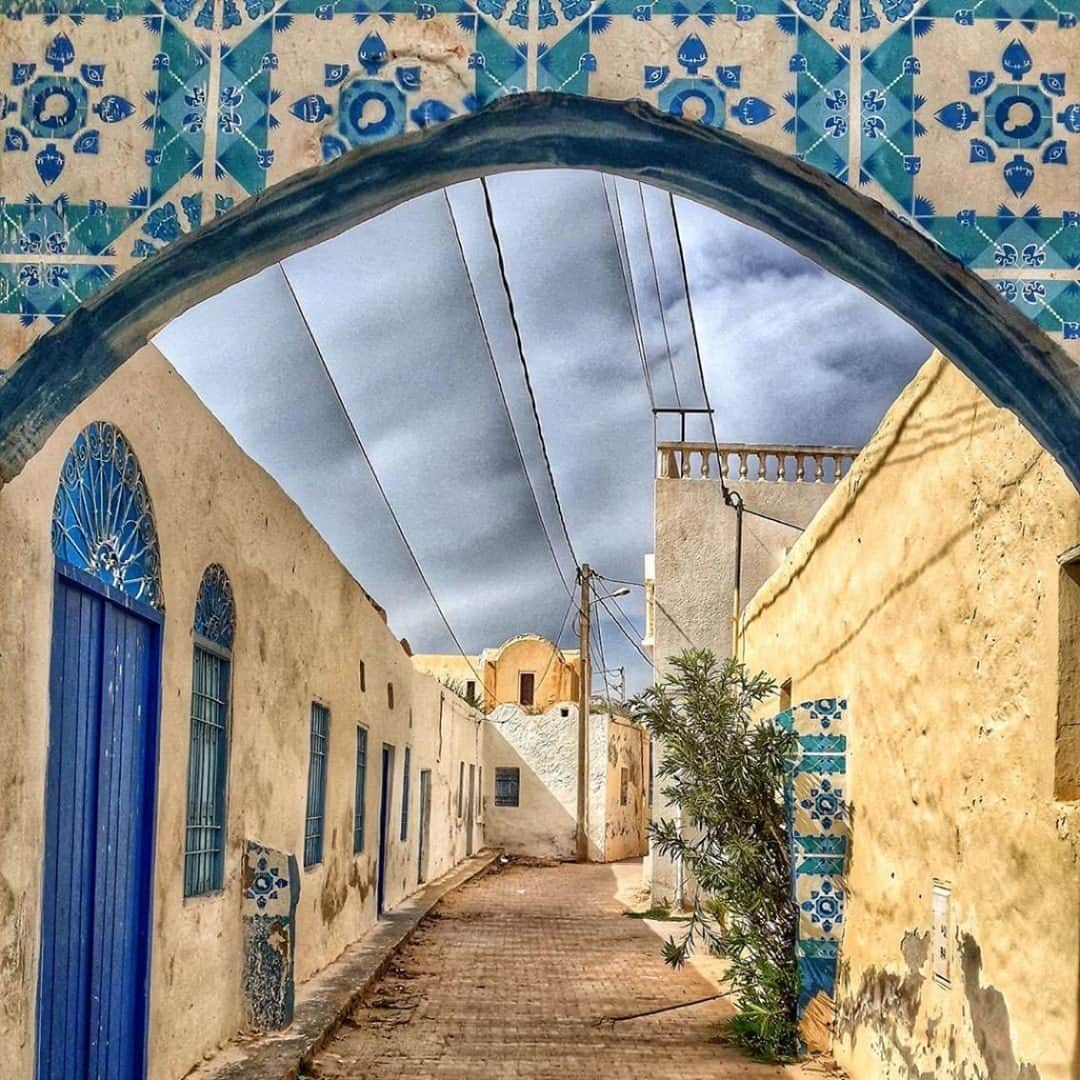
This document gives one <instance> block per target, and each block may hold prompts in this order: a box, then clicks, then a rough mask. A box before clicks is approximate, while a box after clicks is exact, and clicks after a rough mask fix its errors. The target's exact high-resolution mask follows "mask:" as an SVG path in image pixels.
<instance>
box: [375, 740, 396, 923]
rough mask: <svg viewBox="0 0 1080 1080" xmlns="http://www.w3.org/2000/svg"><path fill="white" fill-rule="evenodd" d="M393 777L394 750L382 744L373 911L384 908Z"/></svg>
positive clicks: (378, 912)
mask: <svg viewBox="0 0 1080 1080" xmlns="http://www.w3.org/2000/svg"><path fill="white" fill-rule="evenodd" d="M393 776H394V748H393V747H392V746H388V745H387V744H386V743H383V748H382V779H381V781H380V786H379V847H378V850H377V851H376V852H375V859H376V869H375V911H376V913H377V914H379V915H381V914H382V913H383V911H384V910H385V907H386V858H387V855H388V851H387V848H388V846H389V843H390V790H391V786H392V783H393Z"/></svg>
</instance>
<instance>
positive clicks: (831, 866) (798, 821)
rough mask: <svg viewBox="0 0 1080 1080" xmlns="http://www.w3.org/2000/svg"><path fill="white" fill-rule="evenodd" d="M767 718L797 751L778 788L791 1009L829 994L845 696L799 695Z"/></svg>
mask: <svg viewBox="0 0 1080 1080" xmlns="http://www.w3.org/2000/svg"><path fill="white" fill-rule="evenodd" d="M775 722H776V723H777V724H779V725H780V726H782V727H783V728H785V729H786V730H788V731H791V732H793V733H794V734H795V736H796V739H797V741H798V752H797V755H796V757H795V759H794V761H792V763H791V769H790V772H789V775H788V781H787V790H786V792H785V798H786V808H787V818H788V835H789V839H790V842H791V867H792V883H791V887H792V893H793V895H794V897H795V902H796V903H797V905H798V908H799V934H798V944H797V946H796V949H797V961H798V966H799V1012H800V1014H801V1013H802V1011H803V1010H804V1009H805V1008H806V1005H807V1004H808V1003H809V1001H810V999H811V998H813V997H814V995H815V994H816V993H818V991H823V992H824V993H825V994H827V995H828V996H829V997H832V996H833V992H834V990H835V985H836V970H837V964H838V962H839V958H840V944H841V941H842V940H843V935H844V916H845V908H846V904H847V886H846V883H845V878H844V874H845V870H846V860H847V847H848V828H849V822H848V814H847V723H848V720H847V702H846V701H845V700H844V699H843V698H822V699H819V700H816V701H804V702H803V703H802V704H801V705H797V706H795V707H794V708H792V709H789V710H787V711H786V712H782V713H780V714H779V716H777V717H776V719H775Z"/></svg>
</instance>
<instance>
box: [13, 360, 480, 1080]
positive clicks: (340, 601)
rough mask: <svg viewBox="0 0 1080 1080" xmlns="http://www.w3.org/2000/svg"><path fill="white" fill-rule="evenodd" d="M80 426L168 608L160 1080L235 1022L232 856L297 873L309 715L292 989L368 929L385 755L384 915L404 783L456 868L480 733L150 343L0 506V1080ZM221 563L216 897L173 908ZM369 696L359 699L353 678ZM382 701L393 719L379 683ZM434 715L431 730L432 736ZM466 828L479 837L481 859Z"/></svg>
mask: <svg viewBox="0 0 1080 1080" xmlns="http://www.w3.org/2000/svg"><path fill="white" fill-rule="evenodd" d="M95 419H103V420H109V421H112V422H114V423H115V424H117V425H118V426H119V427H120V428H121V429H122V430H123V432H124V434H125V435H126V436H127V438H128V440H129V441H130V444H131V446H132V448H133V449H134V450H135V453H136V454H137V455H138V458H139V461H140V464H141V466H142V470H143V473H144V476H145V479H146V483H147V487H148V489H149V492H150V496H151V498H152V500H153V506H154V513H155V518H156V521H157V528H158V535H159V541H160V550H161V563H162V577H163V585H164V596H165V605H166V611H165V629H164V638H163V658H162V671H163V680H162V685H163V692H162V711H161V724H160V728H161V739H160V766H159V791H158V812H157V858H156V865H155V893H154V910H153V942H152V974H151V1002H150V1030H151V1039H150V1063H149V1075H150V1077H151V1078H152V1080H174V1078H175V1077H178V1076H181V1075H183V1074H184V1073H185V1072H186V1071H187V1070H188V1068H190V1067H191V1066H192V1065H193V1064H194V1063H195V1062H196V1061H198V1060H199V1059H200V1058H201V1057H202V1055H203V1053H204V1052H206V1051H209V1050H211V1049H212V1048H214V1047H216V1046H217V1045H218V1044H219V1043H221V1042H222V1041H223V1040H226V1039H227V1038H228V1037H229V1036H231V1035H232V1034H233V1033H234V1032H235V1031H236V1029H237V1027H238V1026H239V1024H240V1022H241V996H240V963H241V952H240V935H241V924H240V893H239V872H240V859H241V849H242V842H243V840H244V839H245V838H248V839H253V840H257V841H259V842H262V843H265V844H268V845H271V846H273V847H276V848H280V849H283V850H285V851H291V852H294V853H296V854H297V856H298V861H300V862H301V864H302V861H303V860H302V849H303V830H304V811H305V798H306V785H307V766H308V746H309V717H310V704H311V701H312V700H313V699H318V700H320V701H322V702H324V703H325V704H327V705H328V706H329V707H330V710H331V721H330V747H329V758H328V760H329V771H328V778H327V796H326V833H325V841H324V844H325V859H324V862H323V863H322V864H321V865H319V866H317V867H314V868H312V869H311V870H303V869H302V870H301V877H302V883H301V895H300V902H299V907H298V910H297V940H296V978H297V980H298V981H300V980H303V979H306V978H308V977H309V976H310V975H312V974H313V973H315V972H316V971H318V970H319V969H320V968H322V967H324V966H325V965H326V964H327V963H329V962H330V961H331V960H333V959H334V958H335V957H336V956H337V955H338V954H339V953H340V952H341V951H342V950H343V949H344V947H345V946H346V945H347V944H349V943H350V942H351V941H353V940H355V939H356V938H357V937H358V936H360V935H361V934H362V933H363V931H364V930H365V929H366V928H367V927H369V926H370V925H371V924H372V923H373V921H374V919H375V896H374V887H373V883H374V866H375V863H374V859H375V850H376V844H375V840H376V831H377V823H378V810H379V755H380V748H381V746H382V744H383V743H384V742H386V743H390V744H393V745H394V747H395V748H396V756H395V776H394V799H393V810H392V814H391V824H390V830H389V832H390V840H391V846H390V853H389V861H388V867H389V870H388V885H387V902H388V904H389V905H393V904H394V903H396V902H397V901H399V900H400V899H401V898H402V897H404V896H405V895H406V894H407V893H409V892H411V891H412V890H414V889H415V887H416V881H417V847H416V844H417V837H418V823H419V814H418V791H419V780H418V772H419V770H420V769H427V768H430V769H431V770H432V780H433V800H432V815H431V844H430V852H431V855H430V864H429V866H430V869H429V876H431V877H434V876H436V875H438V874H439V873H441V872H443V871H445V870H447V869H449V868H450V867H451V866H452V865H453V863H455V862H456V861H458V860H459V859H461V858H462V857H463V856H464V853H465V839H466V838H465V836H464V830H463V827H462V822H461V821H460V820H459V819H458V818H457V816H456V814H454V813H453V812H452V811H451V804H452V802H453V800H454V799H455V797H456V795H455V792H456V785H457V777H458V762H459V761H466V762H473V763H476V762H479V761H480V755H481V750H482V747H481V735H480V722H481V721H480V718H479V716H478V715H475V714H471V712H470V710H468V709H467V708H466V707H465V706H464V704H463V703H462V702H461V701H460V700H459V699H457V698H456V697H455V696H454V695H453V694H451V693H449V692H446V691H443V690H442V688H440V687H439V686H438V685H437V684H436V683H435V682H434V681H433V680H431V679H430V678H428V677H426V676H423V675H419V674H416V673H414V670H413V667H412V665H411V663H410V661H409V658H408V657H407V656H406V655H405V653H404V651H403V650H402V648H401V647H400V645H399V644H398V642H397V641H396V640H395V639H394V637H393V634H392V633H391V632H390V630H389V629H388V627H387V625H386V624H385V621H384V619H383V618H382V617H381V615H380V613H379V611H378V610H377V609H376V607H375V606H374V605H373V604H372V603H371V601H370V600H369V599H368V598H367V596H366V595H365V593H364V591H363V590H362V589H361V588H360V586H359V585H358V584H357V583H356V582H355V581H354V580H353V579H352V578H351V577H350V576H349V574H348V573H347V572H346V571H345V569H344V567H342V566H341V564H340V563H338V561H337V560H336V559H335V558H334V556H333V554H332V553H331V551H330V550H329V548H328V547H327V546H326V544H325V543H324V542H323V540H322V539H321V538H320V537H319V535H318V534H317V533H316V532H315V530H314V529H313V528H312V526H311V525H310V524H309V523H308V522H307V520H306V519H305V518H304V517H303V515H302V514H301V513H300V511H299V510H298V508H297V507H296V506H295V505H294V504H292V503H291V502H290V501H289V500H288V499H287V498H286V496H285V495H284V493H283V492H282V491H281V490H280V489H279V488H278V486H277V485H276V484H275V483H274V481H273V480H272V479H271V478H270V477H269V476H268V475H267V474H266V473H264V472H263V471H262V470H261V469H260V468H259V467H258V466H256V465H255V464H254V463H253V462H252V461H251V460H250V459H248V458H247V457H246V456H245V455H244V454H243V453H242V452H241V451H240V449H239V448H238V447H237V446H236V444H235V443H234V442H233V441H232V439H231V438H230V437H229V435H228V434H227V433H226V432H225V430H224V429H223V428H222V427H221V426H220V425H219V424H218V423H217V422H216V421H215V420H214V419H213V418H212V417H211V416H210V414H209V413H208V412H206V410H205V409H203V407H202V406H201V404H200V403H199V402H198V399H197V398H196V397H195V396H194V395H193V394H192V393H191V391H190V390H189V388H188V387H187V386H186V384H185V383H184V382H183V381H182V380H181V379H180V378H179V376H178V375H176V373H175V372H174V371H173V370H172V369H171V368H170V367H169V366H168V364H167V362H166V361H165V360H164V358H163V357H161V356H160V354H158V353H157V352H156V351H155V350H154V349H153V348H149V347H148V348H145V349H143V350H141V351H140V352H139V353H138V354H137V355H136V356H135V357H134V358H133V359H132V360H131V361H129V363H128V364H126V365H125V366H124V367H123V368H122V369H121V370H120V371H119V372H118V373H117V374H116V375H115V376H113V377H112V378H111V379H110V380H109V381H108V382H106V383H105V384H104V385H103V386H102V387H101V388H100V389H99V390H97V391H96V392H95V393H94V394H93V395H92V396H91V397H90V398H89V399H88V400H87V402H85V403H84V404H83V405H82V406H81V407H80V408H79V409H77V410H76V412H75V413H74V414H73V415H72V416H70V417H68V419H67V420H66V421H65V422H64V423H63V424H61V426H60V428H59V429H58V431H57V432H56V433H55V434H54V435H53V436H52V437H51V438H50V439H49V441H48V443H47V444H46V446H45V447H44V449H42V451H41V452H40V453H39V454H38V455H37V456H36V457H35V458H34V459H33V460H32V461H31V462H30V463H29V465H28V466H27V468H26V469H25V470H24V472H23V473H22V474H21V475H20V476H19V477H18V478H17V479H16V480H15V481H14V482H12V483H11V484H9V485H8V486H6V487H4V488H3V489H2V491H0V535H2V536H3V538H4V543H3V544H2V545H0V588H2V590H3V595H4V596H5V601H6V602H5V605H4V609H3V617H2V618H0V715H2V716H3V717H4V723H3V726H2V729H0V730H2V733H3V734H2V736H0V786H2V787H3V789H4V791H5V792H6V798H5V799H4V800H3V802H2V803H0V1076H5V1077H6V1076H11V1077H14V1076H29V1075H31V1074H32V1072H33V1030H34V1029H33V1020H34V1002H35V998H36V961H37V950H38V933H39V928H38V924H39V914H38V913H39V907H40V903H39V899H40V879H41V866H42V857H43V844H42V833H43V827H42V818H43V803H44V796H43V792H44V774H45V763H46V753H47V733H48V726H49V712H48V710H49V698H48V664H49V655H50V633H51V602H52V590H53V569H52V568H53V557H52V551H51V546H50V519H51V513H52V504H53V497H54V494H55V490H56V483H57V478H58V475H59V470H60V467H61V463H62V461H63V458H64V456H65V454H66V453H67V450H68V448H69V446H70V444H71V442H72V440H73V439H74V437H75V435H76V434H77V432H78V431H79V430H80V429H81V428H82V427H83V426H85V425H86V424H87V423H88V422H90V421H91V420H95ZM211 562H220V563H221V564H222V565H223V566H224V567H225V568H226V570H227V572H228V574H229V577H230V579H231V582H232V585H233V589H234V593H235V598H236V608H237V627H236V639H235V647H234V651H233V664H232V679H233V682H232V731H231V746H230V753H231V767H230V775H229V793H228V808H229V814H228V816H229V820H228V848H227V852H226V880H225V886H224V889H223V890H222V892H221V893H219V894H217V895H211V896H205V897H200V898H196V899H192V900H187V901H185V900H184V899H183V896H182V894H183V887H182V864H183V842H184V816H185V797H186V777H187V763H188V738H189V724H190V720H189V706H190V695H191V660H192V633H191V625H192V614H193V606H194V603H195V596H196V592H197V589H198V585H199V580H200V577H201V575H202V572H203V569H204V568H205V567H206V566H207V564H209V563H211ZM361 659H362V660H363V661H364V662H365V664H366V672H367V693H362V692H361V691H360V685H359V674H358V672H359V669H358V665H359V661H360V660H361ZM391 681H392V682H393V683H394V686H395V691H396V692H395V708H394V709H393V711H390V710H389V709H388V708H387V701H386V692H385V686H386V683H387V682H391ZM440 720H441V723H440ZM358 724H364V725H366V726H367V727H368V729H369V751H368V772H367V788H366V803H365V806H366V820H367V841H366V850H365V852H364V853H363V854H362V855H360V856H356V857H354V856H353V854H352V815H353V791H354V775H355V774H354V767H355V745H356V736H355V729H356V725H358ZM407 745H410V746H411V747H412V783H411V813H410V830H409V837H408V840H407V842H406V843H401V842H399V839H398V837H399V826H400V811H401V803H400V797H401V768H402V758H403V751H404V747H405V746H407ZM481 832H482V830H481V828H479V827H478V828H477V830H476V837H475V839H476V844H477V847H479V846H480V843H481Z"/></svg>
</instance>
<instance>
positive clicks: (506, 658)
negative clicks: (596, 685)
mask: <svg viewBox="0 0 1080 1080" xmlns="http://www.w3.org/2000/svg"><path fill="white" fill-rule="evenodd" d="M413 663H414V665H415V666H416V668H417V669H418V670H419V671H423V672H426V673H427V674H429V675H432V676H433V677H434V678H436V679H438V680H439V681H440V682H442V683H443V684H444V685H448V686H452V687H453V688H454V689H456V690H457V691H459V692H460V693H461V694H462V695H464V696H465V697H466V698H468V699H473V700H476V701H482V702H483V707H484V709H485V711H490V710H491V709H494V708H496V707H497V706H499V705H519V706H520V707H521V708H523V709H525V710H527V711H529V712H531V713H541V712H545V711H547V710H548V709H551V708H553V707H554V706H555V705H556V704H557V703H558V702H561V701H577V700H578V694H579V687H580V685H581V655H580V653H579V652H578V651H577V649H559V648H555V647H554V646H553V645H552V643H551V642H550V641H548V640H547V638H543V637H540V636H539V635H538V634H521V635H519V636H517V637H512V638H509V639H508V640H507V641H504V642H503V643H502V644H501V645H499V646H497V647H496V648H492V649H485V650H484V651H483V652H482V653H480V654H479V655H477V656H461V655H457V656H455V655H450V654H441V653H420V654H417V655H416V656H414V657H413Z"/></svg>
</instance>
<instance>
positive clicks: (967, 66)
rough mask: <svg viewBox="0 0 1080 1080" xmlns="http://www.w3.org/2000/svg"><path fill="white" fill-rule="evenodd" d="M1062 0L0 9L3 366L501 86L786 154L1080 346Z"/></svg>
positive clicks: (340, 2) (1079, 249) (1068, 42)
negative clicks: (277, 187)
mask: <svg viewBox="0 0 1080 1080" xmlns="http://www.w3.org/2000/svg"><path fill="white" fill-rule="evenodd" d="M1078 13H1080V0H975V2H969V0H860V2H859V5H858V10H853V7H852V4H851V3H850V0H0V40H2V41H3V64H2V65H0V328H2V331H0V369H2V368H5V367H7V366H10V364H11V363H12V362H13V361H14V360H15V359H16V357H17V356H18V354H19V353H20V352H21V351H22V349H24V348H25V347H26V345H27V344H28V343H29V341H30V340H32V338H33V337H34V336H35V335H37V334H38V333H41V332H43V331H44V330H45V329H47V327H48V326H49V325H50V324H51V323H52V322H55V321H57V320H58V319H60V318H62V317H63V316H64V315H65V314H67V313H68V312H70V311H71V310H73V308H75V307H76V306H77V305H78V304H79V303H81V302H82V300H84V299H85V298H86V297H87V296H89V295H90V294H91V293H92V292H93V291H94V290H96V289H98V288H100V287H101V286H102V285H104V284H105V283H106V282H108V281H109V280H110V279H111V278H112V277H113V276H115V275H116V274H117V273H119V272H122V271H123V270H124V269H126V268H127V267H129V266H132V265H133V264H134V263H136V262H138V261H139V260H141V259H145V258H148V257H151V256H152V255H153V254H154V253H155V252H156V251H158V250H160V249H161V248H162V247H163V246H164V245H166V244H168V243H170V242H171V241H173V240H175V239H176V238H177V237H178V236H180V235H181V234H182V233H185V232H189V231H191V230H193V229H195V228H198V227H199V225H200V224H202V223H203V222H205V221H207V220H209V219H210V218H211V217H213V216H214V215H216V214H220V213H222V212H224V211H226V210H228V209H229V208H230V207H231V206H233V205H235V204H236V203H237V202H239V201H241V200H243V199H245V198H247V197H248V196H249V195H251V194H254V193H256V192H258V191H260V190H262V189H263V188H265V187H266V186H267V185H268V184H272V183H274V182H276V181H278V180H281V179H283V178H285V177H287V176H289V175H290V174H291V173H293V172H295V171H297V170H299V169H302V168H306V167H308V166H310V165H314V164H318V163H319V162H326V161H330V160H333V159H334V158H335V157H337V156H338V155H340V154H341V153H343V152H344V151H346V150H347V149H349V148H351V147H355V146H362V145H365V144H368V143H371V142H374V141H377V140H380V139H384V138H388V137H391V136H393V135H396V134H399V133H401V132H403V131H407V130H412V129H416V128H422V127H426V126H428V125H430V124H436V123H439V122H441V121H443V120H446V119H449V118H450V117H453V116H457V115H461V114H463V113H467V112H471V111H475V110H476V109H479V108H481V107H483V106H484V105H485V104H487V103H488V102H489V101H491V100H492V99H494V98H496V97H499V96H501V95H503V94H509V93H514V92H517V91H520V90H536V89H540V90H543V89H554V90H562V91H565V92H569V93H580V94H589V95H593V96H597V97H605V98H615V99H624V98H631V97H636V98H641V99H644V100H646V101H649V102H651V103H652V104H654V105H656V106H657V107H658V108H660V109H663V110H666V111H668V112H671V113H674V114H676V115H681V116H684V117H688V118H692V119H696V120H698V121H699V122H701V123H704V124H709V125H711V126H713V127H724V128H730V129H732V130H734V131H737V132H739V133H740V134H742V135H745V136H747V137H748V138H751V139H754V140H758V141H760V142H762V143H765V144H768V145H770V146H772V147H775V148H777V149H779V150H782V151H784V152H786V153H789V154H792V155H794V156H796V157H799V158H801V159H803V160H805V161H807V162H809V163H811V164H813V165H814V166H816V167H817V168H819V169H822V170H824V171H826V172H828V173H830V174H832V175H833V176H836V177H838V178H840V179H842V180H844V181H846V182H847V183H850V184H852V185H855V186H857V187H858V188H859V189H860V190H862V191H865V192H867V193H869V194H871V195H872V196H874V197H876V198H878V199H879V200H880V201H882V202H883V203H884V204H885V205H886V206H888V207H889V208H890V209H891V210H893V211H894V212H895V213H897V214H899V215H901V216H903V217H904V218H905V219H907V220H908V221H909V222H911V223H912V224H913V225H914V226H915V227H917V228H920V229H922V230H924V231H925V232H926V233H928V234H929V235H931V236H933V237H934V238H935V239H936V240H938V241H939V242H940V243H941V244H943V245H944V246H945V247H946V248H947V249H948V250H950V251H952V252H954V253H955V254H956V255H957V256H959V257H960V258H961V259H963V261H964V262H965V263H967V264H968V265H969V266H971V267H972V268H973V269H975V270H976V271H977V272H978V273H980V274H983V275H985V276H987V277H989V278H991V279H993V280H994V281H995V283H996V285H997V287H998V288H999V289H1000V290H1001V292H1002V293H1003V294H1004V295H1005V296H1006V297H1007V298H1008V299H1009V300H1011V301H1012V302H1013V303H1015V304H1016V305H1017V306H1018V307H1019V308H1020V309H1021V310H1023V311H1024V312H1025V313H1027V314H1028V315H1029V316H1031V317H1032V318H1033V319H1035V320H1036V321H1037V322H1038V324H1039V325H1040V326H1042V327H1043V328H1044V329H1046V330H1047V331H1049V332H1050V333H1052V334H1056V335H1058V336H1059V337H1061V338H1062V339H1064V340H1066V341H1075V342H1077V343H1078V344H1077V346H1076V347H1077V348H1078V349H1080V273H1078V268H1080V180H1078V172H1077V169H1078V167H1080V28H1078V21H1080V20H1078Z"/></svg>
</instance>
